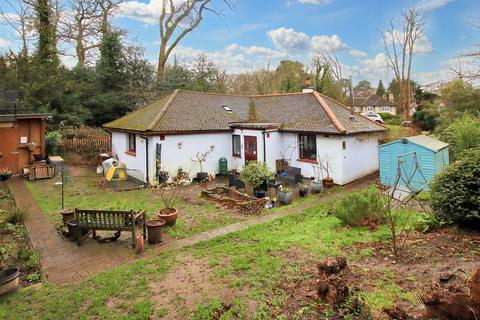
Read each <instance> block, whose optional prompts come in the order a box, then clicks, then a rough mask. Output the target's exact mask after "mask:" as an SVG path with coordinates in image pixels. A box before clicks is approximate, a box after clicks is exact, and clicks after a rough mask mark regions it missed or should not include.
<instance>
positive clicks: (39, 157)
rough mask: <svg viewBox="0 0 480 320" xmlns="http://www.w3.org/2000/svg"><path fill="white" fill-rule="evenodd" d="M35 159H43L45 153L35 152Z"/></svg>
mask: <svg viewBox="0 0 480 320" xmlns="http://www.w3.org/2000/svg"><path fill="white" fill-rule="evenodd" d="M33 159H34V160H35V161H42V160H43V155H42V154H39V153H34V154H33Z"/></svg>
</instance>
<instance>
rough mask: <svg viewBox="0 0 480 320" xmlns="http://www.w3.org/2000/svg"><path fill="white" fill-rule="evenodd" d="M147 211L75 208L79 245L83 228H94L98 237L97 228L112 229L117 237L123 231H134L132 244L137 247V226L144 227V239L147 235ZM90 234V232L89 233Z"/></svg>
mask: <svg viewBox="0 0 480 320" xmlns="http://www.w3.org/2000/svg"><path fill="white" fill-rule="evenodd" d="M145 218H146V217H145V211H141V212H136V211H133V210H130V211H113V210H80V209H75V220H76V222H77V228H76V235H75V239H76V240H77V245H81V243H82V240H83V238H84V237H83V236H82V232H81V230H82V229H83V230H93V237H94V238H95V237H96V230H112V231H116V232H115V238H116V239H118V238H119V237H120V233H121V232H122V231H131V232H132V246H133V248H135V238H136V228H137V227H142V231H143V239H145V237H146V226H145ZM87 234H88V233H87Z"/></svg>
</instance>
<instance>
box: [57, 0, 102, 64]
mask: <svg viewBox="0 0 480 320" xmlns="http://www.w3.org/2000/svg"><path fill="white" fill-rule="evenodd" d="M67 10H68V11H69V13H67V14H64V15H63V17H62V19H61V20H60V22H59V31H58V36H59V39H61V40H64V41H67V42H72V43H74V44H75V53H76V57H77V61H78V62H77V65H79V66H84V65H85V63H86V60H87V52H88V51H89V50H91V49H94V48H97V47H98V46H99V42H100V40H99V37H98V34H99V33H98V31H99V30H98V29H99V18H100V12H99V4H98V1H97V0H70V1H69V3H68V9H67Z"/></svg>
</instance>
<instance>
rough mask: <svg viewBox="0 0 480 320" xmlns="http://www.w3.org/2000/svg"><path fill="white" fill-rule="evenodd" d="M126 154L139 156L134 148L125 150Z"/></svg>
mask: <svg viewBox="0 0 480 320" xmlns="http://www.w3.org/2000/svg"><path fill="white" fill-rule="evenodd" d="M125 153H126V154H128V155H129V156H134V157H135V156H137V152H136V151H133V150H127V151H125Z"/></svg>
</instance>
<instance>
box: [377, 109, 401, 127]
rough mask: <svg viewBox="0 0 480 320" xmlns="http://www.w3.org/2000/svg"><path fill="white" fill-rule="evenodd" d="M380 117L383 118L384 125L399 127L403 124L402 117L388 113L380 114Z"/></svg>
mask: <svg viewBox="0 0 480 320" xmlns="http://www.w3.org/2000/svg"><path fill="white" fill-rule="evenodd" d="M379 115H380V117H382V119H383V121H384V124H390V125H398V126H399V125H401V124H402V116H400V115H396V114H391V113H388V112H380V113H379Z"/></svg>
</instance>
